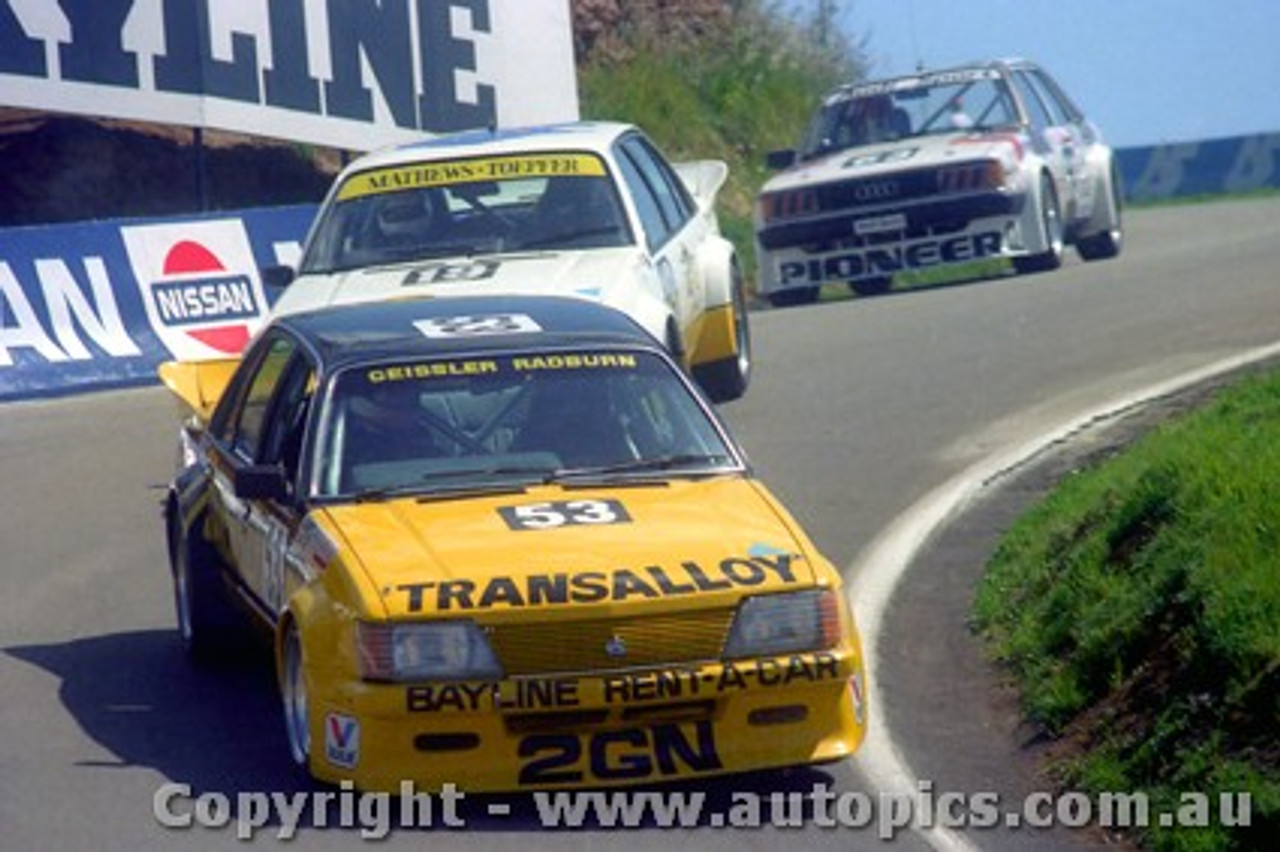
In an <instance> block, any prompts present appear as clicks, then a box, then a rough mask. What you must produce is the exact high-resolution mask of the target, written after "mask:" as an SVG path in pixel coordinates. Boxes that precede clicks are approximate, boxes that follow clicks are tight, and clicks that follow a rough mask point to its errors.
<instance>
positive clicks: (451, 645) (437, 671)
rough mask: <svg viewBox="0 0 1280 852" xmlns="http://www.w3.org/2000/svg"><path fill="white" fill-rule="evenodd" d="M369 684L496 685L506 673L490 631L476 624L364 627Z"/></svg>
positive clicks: (360, 638)
mask: <svg viewBox="0 0 1280 852" xmlns="http://www.w3.org/2000/svg"><path fill="white" fill-rule="evenodd" d="M357 643H358V644H359V653H360V667H361V675H363V677H364V678H365V680H396V681H411V680H496V679H498V678H500V677H502V667H501V666H500V665H499V664H498V658H497V657H496V656H494V653H493V649H492V648H491V647H489V640H488V639H487V638H486V637H485V635H484V631H482V630H481V629H480V627H479V626H478V625H477V624H476V623H475V622H474V621H470V620H458V621H423V622H412V623H405V624H370V623H366V622H362V623H361V624H360V626H359V628H358V630H357Z"/></svg>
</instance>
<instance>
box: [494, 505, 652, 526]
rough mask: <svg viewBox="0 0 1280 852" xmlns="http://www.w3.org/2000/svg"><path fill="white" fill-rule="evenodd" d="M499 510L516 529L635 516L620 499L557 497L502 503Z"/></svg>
mask: <svg viewBox="0 0 1280 852" xmlns="http://www.w3.org/2000/svg"><path fill="white" fill-rule="evenodd" d="M498 514H499V515H501V516H502V520H504V521H506V523H507V526H508V527H510V528H511V529H513V530H550V529H555V528H556V527H564V526H570V525H574V524H586V525H599V524H625V523H630V521H631V516H630V515H629V514H627V509H626V507H625V506H623V505H622V504H621V503H619V502H618V501H617V500H555V501H551V500H549V501H547V502H544V503H525V504H524V505H521V506H500V507H498Z"/></svg>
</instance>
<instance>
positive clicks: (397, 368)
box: [365, 352, 638, 385]
mask: <svg viewBox="0 0 1280 852" xmlns="http://www.w3.org/2000/svg"><path fill="white" fill-rule="evenodd" d="M637 366H638V362H637V359H636V356H635V355H630V354H624V353H612V352H590V353H582V354H576V353H571V354H565V355H559V354H558V355H517V356H515V357H512V358H507V359H501V360H494V359H490V358H478V359H469V360H466V361H418V362H414V363H407V364H392V365H383V366H381V367H373V368H371V369H369V370H367V371H366V372H365V379H366V380H367V381H368V382H369V383H370V384H375V385H376V384H382V383H383V382H405V381H425V380H430V379H446V378H457V377H459V376H484V375H493V374H498V373H503V372H510V371H515V372H520V373H531V372H535V371H540V370H595V369H624V370H625V369H635V368H636V367H637Z"/></svg>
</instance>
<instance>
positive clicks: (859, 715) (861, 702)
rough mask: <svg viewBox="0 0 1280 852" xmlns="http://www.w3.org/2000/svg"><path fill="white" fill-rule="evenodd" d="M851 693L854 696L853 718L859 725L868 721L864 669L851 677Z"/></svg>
mask: <svg viewBox="0 0 1280 852" xmlns="http://www.w3.org/2000/svg"><path fill="white" fill-rule="evenodd" d="M849 695H850V696H851V697H852V698H853V718H854V719H855V720H857V722H858V724H859V725H865V724H866V723H867V703H866V692H865V687H864V686H863V681H862V669H858V670H857V671H856V672H854V674H853V677H851V678H849Z"/></svg>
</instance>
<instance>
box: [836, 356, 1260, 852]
mask: <svg viewBox="0 0 1280 852" xmlns="http://www.w3.org/2000/svg"><path fill="white" fill-rule="evenodd" d="M1277 355H1280V343H1275V344H1271V345H1268V346H1262V347H1258V348H1256V349H1251V350H1248V351H1246V352H1244V353H1241V354H1239V355H1235V356H1232V357H1229V358H1224V359H1222V360H1220V361H1217V362H1214V363H1212V364H1210V365H1208V366H1206V367H1202V368H1200V369H1197V370H1192V371H1190V372H1187V373H1183V374H1182V375H1179V376H1176V377H1174V378H1172V379H1167V380H1165V381H1162V382H1157V383H1155V384H1152V385H1149V386H1147V387H1146V388H1143V389H1141V390H1139V391H1137V392H1135V393H1131V394H1128V395H1126V396H1123V397H1121V398H1119V399H1116V400H1112V401H1111V402H1109V403H1106V404H1104V405H1102V406H1099V407H1097V408H1095V409H1093V410H1091V411H1088V412H1086V413H1085V414H1083V415H1081V416H1079V417H1076V418H1075V419H1072V420H1069V421H1067V422H1066V423H1065V424H1063V425H1061V426H1059V427H1058V428H1056V429H1052V430H1049V431H1047V432H1045V433H1043V434H1041V435H1039V436H1037V437H1035V438H1032V439H1031V440H1029V441H1026V442H1025V443H1023V444H1020V445H1017V446H1015V447H1014V448H1013V449H1011V450H1006V451H1004V452H996V453H993V454H992V455H990V456H987V457H986V458H984V459H982V460H981V461H979V462H977V463H975V464H973V465H971V466H970V467H968V468H966V469H965V470H963V471H961V472H960V473H959V474H958V475H956V476H954V477H952V478H951V479H950V480H948V481H947V482H945V483H943V484H942V485H941V486H939V487H937V488H935V489H934V490H933V491H931V492H929V493H928V494H926V495H925V496H924V497H923V498H921V499H920V500H919V501H917V502H916V503H915V504H913V505H912V506H911V507H910V508H908V509H907V510H906V511H905V512H903V513H902V514H901V515H899V516H898V517H897V518H895V519H894V520H893V522H892V523H890V524H889V526H887V527H886V528H885V529H884V530H883V531H882V532H881V533H880V534H879V535H878V536H876V538H875V539H874V540H873V541H872V542H871V544H870V545H868V546H867V548H866V549H865V550H864V551H863V552H862V553H861V554H860V555H859V556H858V557H857V558H856V559H855V560H854V561H853V563H852V564H851V565H850V566H849V568H848V569H847V570H846V572H845V576H846V577H852V578H855V582H850V583H849V584H848V587H847V591H846V594H847V595H848V598H849V605H850V607H851V608H852V609H853V612H854V615H855V619H856V621H857V623H858V628H859V630H860V631H861V634H862V637H863V641H864V645H863V649H862V653H863V665H864V668H865V673H864V678H865V682H866V700H867V705H868V725H867V733H866V738H865V740H864V741H863V744H862V748H861V749H860V750H859V752H858V753H857V754H856V755H855V756H854V759H855V760H856V761H857V765H858V768H859V769H860V770H861V771H862V772H863V774H864V775H865V776H866V778H867V780H868V781H869V782H870V785H871V786H872V787H873V788H877V789H878V790H879V791H882V792H886V793H895V794H902V795H913V794H915V793H917V792H918V790H919V784H920V779H918V778H917V777H916V776H915V773H914V772H913V771H912V769H911V767H910V766H909V765H908V763H907V761H906V759H905V758H904V757H903V756H902V753H901V752H900V751H899V749H898V747H897V745H896V743H895V742H894V739H893V735H892V731H891V729H890V725H889V724H888V721H887V720H886V719H883V718H880V717H877V716H876V715H875V696H876V694H877V684H878V683H879V680H880V671H879V653H878V647H877V646H878V644H879V641H880V632H881V629H882V623H883V621H884V614H885V610H886V609H887V608H888V605H889V601H890V599H891V598H892V596H893V592H894V590H895V589H896V588H897V585H898V582H899V581H900V580H901V579H902V576H903V575H904V574H905V573H906V570H907V568H908V567H909V566H910V564H911V561H912V560H913V559H914V558H915V556H916V554H917V553H918V552H919V550H920V549H921V548H922V547H923V546H924V544H925V542H927V541H928V540H929V538H930V537H931V536H932V535H933V534H934V532H935V531H937V530H938V529H939V528H941V527H942V525H943V524H945V523H946V522H947V521H948V520H949V519H950V518H951V517H952V516H953V515H954V514H955V513H956V512H957V511H958V510H959V508H960V507H961V506H963V505H964V504H965V502H966V501H968V500H969V499H970V498H972V497H973V496H974V495H975V494H977V493H978V492H979V491H981V490H982V488H983V487H985V486H986V485H988V484H989V483H991V482H992V481H993V480H995V479H997V478H999V477H1000V476H1001V474H1003V473H1005V472H1007V471H1009V470H1011V469H1013V468H1015V467H1017V466H1018V465H1020V464H1023V463H1025V462H1026V461H1027V460H1028V459H1030V458H1032V457H1033V456H1035V455H1036V454H1037V453H1040V452H1042V451H1044V450H1045V449H1047V448H1049V447H1051V446H1053V445H1054V444H1056V443H1059V442H1061V441H1064V440H1066V439H1068V438H1070V437H1071V436H1073V435H1074V434H1075V433H1077V432H1079V431H1081V430H1083V429H1085V428H1087V427H1089V426H1091V425H1093V424H1096V423H1099V422H1101V421H1104V420H1108V419H1111V418H1113V417H1115V416H1117V415H1119V414H1122V413H1124V412H1127V411H1128V410H1130V409H1132V408H1134V407H1136V406H1139V405H1143V404H1146V403H1150V402H1153V401H1155V400H1157V399H1160V398H1161V397H1165V396H1169V395H1171V394H1173V393H1177V392H1178V391H1182V390H1186V389H1188V388H1190V387H1192V386H1194V385H1196V384H1199V383H1201V382H1205V381H1208V380H1210V379H1213V378H1216V377H1218V376H1221V375H1224V374H1227V373H1230V372H1232V371H1233V370H1238V369H1240V368H1242V367H1247V366H1249V365H1251V364H1254V363H1257V362H1260V361H1265V360H1266V359H1268V358H1272V357H1276V356H1277ZM877 720H878V721H877ZM912 828H913V830H914V831H915V832H916V833H917V834H919V835H921V836H922V837H923V839H924V840H925V841H926V842H927V843H928V844H929V845H930V846H932V847H933V848H934V849H937V850H940V852H977V850H978V849H980V847H978V846H975V845H973V844H972V843H971V842H970V841H969V840H968V839H966V838H965V837H963V836H961V835H960V834H958V833H957V832H955V831H952V830H951V829H949V828H945V827H941V826H936V825H933V826H928V827H917V826H913V827H912Z"/></svg>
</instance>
